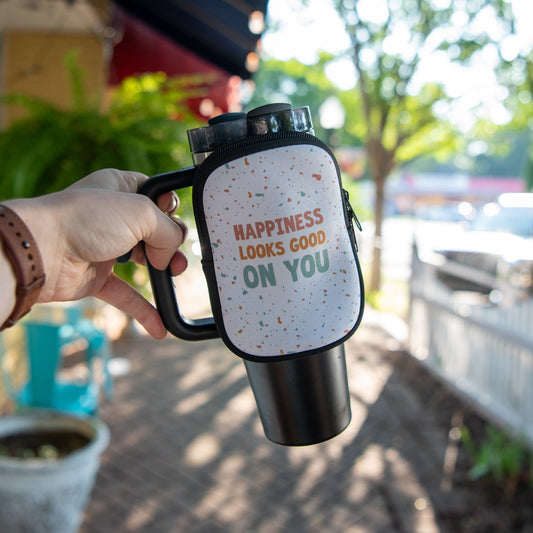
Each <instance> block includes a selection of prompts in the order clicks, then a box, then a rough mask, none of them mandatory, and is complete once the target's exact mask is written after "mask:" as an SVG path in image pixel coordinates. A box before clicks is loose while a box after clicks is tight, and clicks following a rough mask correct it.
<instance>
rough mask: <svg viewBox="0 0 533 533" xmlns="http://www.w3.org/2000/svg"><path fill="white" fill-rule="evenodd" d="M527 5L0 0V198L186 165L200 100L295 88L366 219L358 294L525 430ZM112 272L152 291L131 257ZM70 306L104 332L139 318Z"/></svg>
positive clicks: (244, 104) (17, 334) (203, 299)
mask: <svg viewBox="0 0 533 533" xmlns="http://www.w3.org/2000/svg"><path fill="white" fill-rule="evenodd" d="M532 18H533V4H532V3H531V1H530V0H417V1H414V0H268V1H267V0H248V1H244V0H242V1H230V0H227V1H222V0H209V1H207V0H206V1H203V2H196V3H193V2H187V1H186V0H152V1H151V2H150V3H149V5H148V3H146V2H142V1H141V0H139V1H126V0H124V1H122V0H114V1H112V0H0V95H1V96H0V200H2V199H6V198H10V197H20V196H34V195H40V194H45V193H49V192H52V191H55V190H59V189H61V188H64V187H66V186H68V185H69V184H70V183H72V182H74V181H76V180H78V179H79V178H81V177H83V176H84V175H86V174H88V173H90V172H91V171H93V170H96V169H99V168H103V167H117V168H121V169H132V170H137V171H141V172H144V173H146V174H148V175H153V174H156V173H160V172H165V171H170V170H173V169H176V168H182V167H185V166H190V165H191V164H192V159H191V156H190V153H189V149H188V143H187V134H186V131H187V130H188V129H191V128H195V127H199V126H202V125H206V124H207V120H208V119H209V118H211V117H213V116H216V115H218V114H220V113H224V112H232V111H241V110H248V109H251V108H253V107H255V106H259V105H262V104H265V103H271V102H290V103H291V104H293V105H294V106H302V105H308V106H310V108H311V113H312V116H313V121H314V126H315V133H316V135H317V136H318V137H320V138H321V139H323V140H324V141H326V142H327V143H328V144H329V145H330V146H331V147H332V149H333V150H334V152H335V155H336V157H337V159H338V161H339V165H340V168H341V171H342V180H343V187H344V188H345V189H346V190H348V192H349V194H350V201H351V203H352V206H353V207H354V210H355V212H356V214H357V217H358V218H359V220H360V221H361V223H362V227H363V231H362V232H360V233H358V235H357V238H358V243H359V255H360V260H361V265H362V269H363V273H364V278H365V284H366V291H367V302H368V306H369V309H373V310H376V311H378V312H379V313H381V314H382V315H381V316H385V317H389V318H390V321H389V322H390V324H393V325H394V327H395V328H396V330H395V331H396V332H399V333H398V334H397V338H398V339H399V340H400V342H401V343H402V346H403V347H404V348H405V349H406V350H407V351H408V353H409V354H410V356H412V357H413V358H414V359H416V360H417V361H419V362H420V363H421V364H422V365H423V366H424V367H425V368H428V369H430V371H431V373H432V374H434V375H436V376H438V378H439V379H440V380H442V382H444V383H446V384H447V385H448V386H451V387H452V388H453V390H454V391H456V392H457V393H459V394H461V395H463V396H464V397H465V398H467V399H468V401H469V402H472V403H473V404H474V405H476V406H477V408H478V409H479V410H480V412H482V413H484V415H485V416H487V417H488V419H489V420H490V421H491V422H492V423H494V424H495V425H496V426H497V427H499V428H504V429H505V431H506V434H508V435H513V436H514V437H517V435H518V436H520V439H522V440H523V441H524V443H525V444H524V446H525V448H528V447H529V448H531V446H532V443H533V395H532V392H531V389H532V387H531V384H532V383H533V362H532V361H533V336H532V335H531V324H532V323H533V300H532V296H533V138H532V130H533V105H532V99H533V33H532V32H531V28H530V21H531V20H532ZM180 196H181V205H182V208H181V211H180V215H181V216H182V217H183V218H184V219H185V220H186V221H187V223H188V224H189V225H190V226H191V228H192V229H191V238H190V240H189V242H188V243H187V244H186V245H185V248H186V252H187V254H188V255H189V257H190V258H191V268H190V269H189V270H188V272H187V273H186V274H185V275H184V276H182V277H181V278H180V279H178V280H176V284H177V291H178V292H180V291H183V293H184V294H187V295H188V296H189V297H188V298H187V301H186V303H185V311H186V313H188V314H190V315H191V316H201V315H203V314H205V313H206V310H208V307H209V302H208V299H207V291H206V289H205V286H204V283H203V279H202V277H201V275H200V274H199V268H200V267H199V261H198V255H199V246H198V239H197V235H196V233H195V230H194V220H193V216H192V207H191V202H190V195H189V193H188V192H184V193H181V194H180ZM195 258H196V259H195ZM117 273H119V275H121V276H122V277H124V278H125V279H127V280H128V281H130V282H131V283H133V284H135V285H136V286H137V287H138V289H139V290H140V291H143V292H144V293H145V294H147V295H149V287H148V278H147V275H146V272H145V270H144V269H143V268H140V267H136V266H135V265H133V264H126V265H117ZM58 312H59V313H60V314H61V313H63V314H62V315H61V316H62V317H63V318H61V319H59V320H64V316H65V312H64V309H60V310H59V311H57V309H54V310H53V312H52V311H50V310H47V309H44V310H42V309H41V310H39V309H37V310H36V313H42V316H46V317H51V316H52V315H53V316H54V317H55V316H56V314H54V313H58ZM83 312H84V313H85V314H86V315H87V316H89V317H90V318H91V320H93V321H94V322H95V323H96V324H97V325H99V326H102V327H103V328H104V329H105V330H106V334H107V335H108V336H109V338H110V339H112V340H114V339H118V338H122V337H127V336H128V335H141V332H140V331H139V330H138V329H137V328H136V326H135V325H134V324H132V323H131V322H130V321H129V320H128V319H126V318H125V317H123V316H121V315H120V314H119V313H117V312H115V311H113V310H109V309H104V308H102V307H99V306H98V305H95V304H94V303H93V304H91V305H87V306H86V307H84V310H83ZM36 316H37V315H36ZM54 320H56V318H54ZM24 342H25V340H24V332H23V328H22V327H16V328H13V331H9V332H7V333H4V334H2V344H3V348H2V350H3V352H4V354H5V358H4V359H5V360H4V364H5V366H6V367H7V368H8V369H9V371H10V373H11V374H12V375H13V376H14V380H15V382H18V383H20V382H22V381H23V380H24V377H22V376H23V375H24V374H25V373H27V369H26V367H25V364H24V362H23V361H24V357H23V355H22V354H23V353H24ZM0 392H2V389H1V388H0ZM8 405H9V395H8V394H7V393H6V391H5V390H4V391H3V394H2V395H0V411H1V410H2V409H7V407H6V406H8ZM514 437H513V438H514ZM522 440H521V442H522ZM528 457H529V456H528ZM518 460H519V461H520V462H521V461H522V460H523V456H522V455H520V457H519V459H518ZM528 460H529V461H530V463H528V464H532V465H533V460H531V459H528ZM526 469H531V467H530V466H528V467H527V468H526Z"/></svg>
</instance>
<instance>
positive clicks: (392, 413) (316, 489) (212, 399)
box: [81, 313, 467, 533]
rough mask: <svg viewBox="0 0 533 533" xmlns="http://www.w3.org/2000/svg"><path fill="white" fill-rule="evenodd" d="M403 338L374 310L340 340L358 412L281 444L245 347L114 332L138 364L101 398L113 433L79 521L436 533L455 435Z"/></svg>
mask: <svg viewBox="0 0 533 533" xmlns="http://www.w3.org/2000/svg"><path fill="white" fill-rule="evenodd" d="M391 349H392V350H394V349H397V343H396V341H395V340H394V339H393V338H392V337H391V336H390V335H389V334H388V333H387V332H386V331H385V330H384V329H383V328H382V327H381V325H380V323H379V320H377V319H376V315H375V314H372V313H367V314H366V316H365V319H364V320H363V324H362V326H361V327H360V329H359V331H358V332H357V333H356V334H355V335H354V337H352V339H351V340H350V341H349V342H348V343H347V345H346V356H347V364H348V374H349V382H350V391H351V399H352V422H351V424H350V425H349V427H348V428H347V429H346V430H345V431H344V432H343V433H342V434H341V435H340V436H338V437H336V438H334V439H332V440H330V441H328V442H325V443H322V444H318V445H314V446H308V447H301V448H287V447H283V446H279V445H277V444H274V443H271V442H270V441H268V440H267V439H266V437H265V436H264V434H263V430H262V427H261V423H260V420H259V417H258V414H257V410H256V407H255V402H254V399H253V395H252V392H251V389H250V387H249V386H248V381H247V377H246V373H245V370H244V365H243V363H242V362H241V360H240V359H238V358H237V357H236V356H234V355H233V354H231V353H230V352H229V351H228V350H227V349H226V348H225V347H224V346H223V345H222V343H221V342H220V341H217V340H216V341H205V342H199V343H187V342H183V341H178V340H176V339H174V338H171V337H169V338H167V339H165V340H163V341H153V340H151V339H149V338H147V337H141V338H139V339H134V340H129V341H120V342H118V343H116V345H115V347H114V351H115V355H116V356H117V357H127V358H128V359H129V361H131V365H132V367H131V372H130V373H129V374H127V375H125V376H122V377H117V378H116V381H115V383H116V394H115V398H114V400H113V402H112V403H109V404H106V405H104V406H103V408H102V410H101V417H102V418H103V420H104V421H105V422H106V423H107V424H108V425H109V427H110V430H111V439H112V440H111V444H110V446H109V448H108V449H107V451H106V452H105V454H104V456H103V458H102V466H101V469H100V472H99V475H98V478H97V482H96V485H95V488H94V491H93V495H92V500H91V504H90V506H89V508H88V510H87V512H86V515H85V519H84V522H83V525H82V528H81V533H96V532H97V533H107V532H114V533H120V532H147V533H148V532H149V533H158V532H166V533H171V532H187V533H188V532H193V533H200V532H206V533H217V532H226V533H229V532H231V533H246V532H250V533H252V532H253V533H263V532H264V533H277V532H290V533H315V532H316V533H318V532H320V533H323V532H328V533H336V532H338V533H378V532H383V533H385V532H387V533H389V532H390V533H396V532H398V533H433V532H439V531H443V529H442V528H441V527H439V524H438V523H437V516H438V514H439V510H444V511H449V510H450V508H452V509H453V510H455V511H456V512H459V513H462V512H465V509H464V506H465V505H467V503H466V501H464V500H463V498H462V497H461V494H458V493H457V492H456V491H446V490H443V489H442V486H443V484H442V482H443V479H442V478H443V475H442V471H443V464H444V458H445V453H446V448H447V445H448V435H447V433H446V431H443V430H442V429H440V430H439V429H437V425H436V424H433V423H432V419H431V417H430V415H429V414H428V412H427V411H428V410H425V409H424V406H423V405H420V403H419V402H418V400H417V399H416V397H415V396H414V394H413V393H412V391H410V389H409V387H408V386H407V385H406V384H405V383H404V382H403V381H402V380H401V379H400V378H399V377H398V376H397V375H396V374H395V372H394V365H393V362H392V359H393V357H391V353H392V352H391Z"/></svg>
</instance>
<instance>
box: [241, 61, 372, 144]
mask: <svg viewBox="0 0 533 533" xmlns="http://www.w3.org/2000/svg"><path fill="white" fill-rule="evenodd" d="M334 59H335V57H334V56H333V55H331V54H327V53H325V52H322V53H320V54H319V59H318V62H317V63H316V64H315V65H313V68H309V67H308V66H307V65H304V64H302V63H300V62H299V61H297V60H296V59H291V60H289V61H280V60H277V59H264V60H263V61H262V62H261V68H260V69H259V70H258V72H257V73H256V74H255V76H254V84H255V90H254V93H253V95H252V98H251V100H250V102H248V107H249V108H250V109H252V108H254V107H256V106H260V105H263V104H265V103H268V102H287V101H289V102H290V103H291V104H292V105H293V106H294V107H301V106H309V108H310V110H311V112H312V114H313V126H314V130H315V133H316V135H317V137H319V138H321V139H326V138H327V132H326V131H324V130H323V128H322V126H321V124H320V120H318V110H319V109H320V106H321V105H322V103H323V102H324V101H325V100H326V99H327V98H328V97H330V96H336V97H337V98H338V99H339V100H340V101H341V102H342V104H343V106H344V109H346V110H347V112H349V111H348V110H354V109H358V107H359V104H358V102H357V101H356V100H357V96H358V95H357V94H356V93H355V92H353V91H350V92H346V91H341V90H340V89H338V88H337V87H335V85H334V84H333V83H332V81H331V80H330V79H329V78H328V77H327V76H326V74H325V73H324V71H325V67H326V65H327V64H328V63H329V62H331V61H333V60H334ZM351 118H352V119H353V120H350V121H349V122H350V124H352V123H354V124H355V123H357V122H358V120H357V117H353V115H352V117H351ZM338 134H339V143H341V144H346V145H360V144H361V142H362V141H361V138H360V137H359V136H358V134H357V131H356V130H354V128H352V127H346V128H345V129H343V130H342V131H341V132H338Z"/></svg>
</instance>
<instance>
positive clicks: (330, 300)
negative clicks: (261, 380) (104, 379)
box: [193, 132, 364, 361]
mask: <svg viewBox="0 0 533 533" xmlns="http://www.w3.org/2000/svg"><path fill="white" fill-rule="evenodd" d="M193 204H194V210H195V218H196V221H197V224H198V231H199V233H200V242H201V243H202V264H203V268H204V272H205V276H206V279H207V284H208V288H209V295H210V300H211V307H212V310H213V315H214V319H215V323H216V326H217V329H218V331H219V334H220V336H221V337H222V339H223V341H224V343H225V344H226V345H227V346H228V348H229V349H230V350H232V351H233V352H234V353H236V354H237V355H240V356H241V357H244V358H246V359H250V360H256V361H262V360H263V361H264V360H276V359H287V358H291V357H297V356H299V355H308V354H311V353H314V352H317V351H322V350H326V349H330V348H333V347H334V346H336V345H338V344H340V343H342V342H344V341H345V340H346V339H347V338H348V337H350V336H351V335H352V334H353V333H354V331H355V330H356V329H357V327H358V325H359V322H360V320H361V317H362V312H363V301H364V295H363V280H362V276H361V270H360V266H359V261H358V258H357V247H356V242H355V235H354V229H353V225H352V223H353V220H355V221H357V219H356V218H355V215H354V214H353V211H352V209H351V207H350V205H349V202H348V200H347V194H346V193H345V192H344V191H343V189H342V186H341V180H340V172H339V168H338V165H337V162H336V160H335V158H334V156H333V154H332V153H331V151H330V150H329V148H328V147H327V146H326V145H325V144H324V143H323V142H322V141H320V140H319V139H318V138H316V137H314V136H312V135H309V134H305V133H294V132H290V133H279V134H269V135H268V136H265V135H262V136H258V137H250V138H247V139H245V140H243V141H241V142H239V143H236V144H233V145H230V146H227V147H224V148H221V149H219V150H218V151H215V152H213V153H212V154H211V155H210V156H209V157H208V158H207V159H206V160H205V161H204V162H203V163H202V164H201V165H200V167H198V169H197V171H196V175H195V177H194V185H193Z"/></svg>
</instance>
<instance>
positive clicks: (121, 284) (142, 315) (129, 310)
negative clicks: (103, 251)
mask: <svg viewBox="0 0 533 533" xmlns="http://www.w3.org/2000/svg"><path fill="white" fill-rule="evenodd" d="M96 296H97V297H98V298H99V299H100V300H103V301H104V302H107V303H108V304H111V305H112V306H114V307H116V308H117V309H120V310H121V311H124V313H126V314H127V315H129V316H131V317H133V318H134V319H135V320H137V321H138V322H139V323H140V324H141V325H142V326H143V327H144V329H145V330H146V331H147V332H148V333H149V334H150V335H151V336H152V337H154V338H155V339H162V338H163V337H165V335H166V333H167V330H166V328H165V326H164V325H163V321H162V320H161V317H160V316H159V313H158V312H157V310H156V309H155V307H154V306H153V305H152V304H150V303H149V302H148V301H147V300H145V299H144V298H143V297H142V296H141V295H140V294H139V293H138V292H137V291H136V290H135V289H134V288H133V287H132V286H131V285H129V284H128V283H126V282H125V281H123V280H121V279H120V278H118V277H117V276H115V275H114V274H111V275H110V276H109V278H108V280H107V281H106V283H105V284H104V286H103V287H102V289H100V291H99V292H98V294H96Z"/></svg>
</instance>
